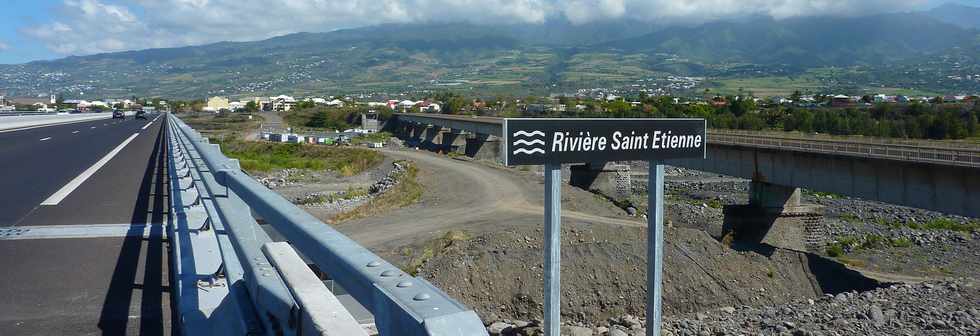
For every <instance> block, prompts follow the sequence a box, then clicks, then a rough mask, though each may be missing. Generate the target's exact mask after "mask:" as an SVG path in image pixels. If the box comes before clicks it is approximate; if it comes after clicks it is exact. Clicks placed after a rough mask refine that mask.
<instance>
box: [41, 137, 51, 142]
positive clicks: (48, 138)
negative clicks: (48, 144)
mask: <svg viewBox="0 0 980 336" xmlns="http://www.w3.org/2000/svg"><path fill="white" fill-rule="evenodd" d="M48 140H51V137H47V138H43V139H41V141H48Z"/></svg>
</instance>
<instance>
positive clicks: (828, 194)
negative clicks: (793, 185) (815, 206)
mask: <svg viewBox="0 0 980 336" xmlns="http://www.w3.org/2000/svg"><path fill="white" fill-rule="evenodd" d="M805 193H807V194H810V195H812V196H813V197H819V198H844V196H843V195H841V194H835V193H831V192H823V191H810V190H807V191H805Z"/></svg>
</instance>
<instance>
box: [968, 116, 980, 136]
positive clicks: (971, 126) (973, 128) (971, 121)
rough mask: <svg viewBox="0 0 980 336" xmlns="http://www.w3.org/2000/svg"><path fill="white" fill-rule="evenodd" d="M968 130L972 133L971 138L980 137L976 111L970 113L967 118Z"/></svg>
mask: <svg viewBox="0 0 980 336" xmlns="http://www.w3.org/2000/svg"><path fill="white" fill-rule="evenodd" d="M966 129H967V132H969V133H970V134H969V135H970V136H977V135H980V134H978V133H977V132H978V131H980V129H978V125H977V112H976V111H970V114H969V115H968V116H967V123H966Z"/></svg>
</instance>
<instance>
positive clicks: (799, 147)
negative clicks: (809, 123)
mask: <svg viewBox="0 0 980 336" xmlns="http://www.w3.org/2000/svg"><path fill="white" fill-rule="evenodd" d="M708 142H709V143H710V144H722V145H735V146H749V147H760V148H772V149H780V150H792V151H802V152H811V153H822V154H838V155H840V154H842V155H851V156H858V157H867V158H879V159H891V160H902V161H912V162H924V163H937V164H952V165H959V166H968V167H980V149H973V148H939V147H927V146H921V145H909V144H886V143H872V142H857V141H843V140H824V139H802V138H785V137H778V136H768V135H760V134H751V133H743V132H731V131H719V130H711V132H709V134H708Z"/></svg>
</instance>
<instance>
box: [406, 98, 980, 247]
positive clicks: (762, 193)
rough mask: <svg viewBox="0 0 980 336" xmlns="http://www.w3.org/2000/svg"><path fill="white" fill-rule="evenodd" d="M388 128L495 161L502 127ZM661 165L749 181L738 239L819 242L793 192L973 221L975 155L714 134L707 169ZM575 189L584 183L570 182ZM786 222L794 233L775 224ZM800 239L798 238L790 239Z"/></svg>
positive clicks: (815, 215)
mask: <svg viewBox="0 0 980 336" xmlns="http://www.w3.org/2000/svg"><path fill="white" fill-rule="evenodd" d="M395 120H396V122H394V123H391V124H390V125H387V128H388V129H389V130H391V131H393V132H395V133H396V134H399V135H401V136H403V137H405V138H406V139H408V141H410V142H414V143H417V145H418V146H421V147H428V148H431V149H435V150H441V151H455V152H458V153H462V154H466V155H468V156H471V157H476V158H480V159H488V160H499V158H500V155H501V152H500V151H501V148H502V146H500V143H499V141H500V138H499V137H500V135H501V132H502V119H499V118H488V117H469V116H450V115H435V114H396V119H395ZM668 164H671V165H674V166H679V167H685V168H691V169H696V170H701V171H706V172H712V173H718V174H723V175H729V176H734V177H741V178H745V179H750V180H752V184H751V187H750V190H751V191H750V203H749V204H748V205H744V206H731V207H727V208H726V217H727V219H726V225H730V226H731V227H730V228H729V229H730V230H732V231H737V233H738V236H739V237H740V238H743V239H749V240H760V241H767V242H771V243H773V244H774V245H778V246H781V247H787V248H795V249H805V248H806V247H807V243H810V245H814V244H819V241H813V239H809V238H805V237H813V236H814V235H819V232H812V231H813V230H819V229H818V227H819V226H818V225H815V224H816V223H819V218H820V213H821V209H819V208H818V207H815V206H807V205H804V204H801V203H800V188H806V189H809V190H813V191H820V192H830V193H836V194H841V195H846V196H850V197H856V198H862V199H867V200H874V201H881V202H886V203H891V204H897V205H904V206H909V207H915V208H922V209H928V210H934V211H939V212H943V213H947V214H953V215H961V216H966V217H974V218H980V148H941V147H930V146H921V145H907V144H886V143H871V142H856V141H837V140H812V139H794V138H789V137H773V136H767V135H761V134H752V133H748V132H732V131H717V130H712V131H709V133H708V159H707V160H675V161H671V162H668ZM605 173H612V171H610V170H608V169H607V168H606V165H605V163H602V162H599V163H596V164H590V165H586V166H584V167H573V169H572V174H573V175H576V174H586V175H588V176H587V178H586V180H595V179H596V178H601V176H602V175H603V174H605ZM572 179H573V180H582V178H577V177H576V176H572ZM783 221H787V222H788V223H792V225H780V224H779V223H781V222H783ZM800 237H804V239H798V238H800Z"/></svg>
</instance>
